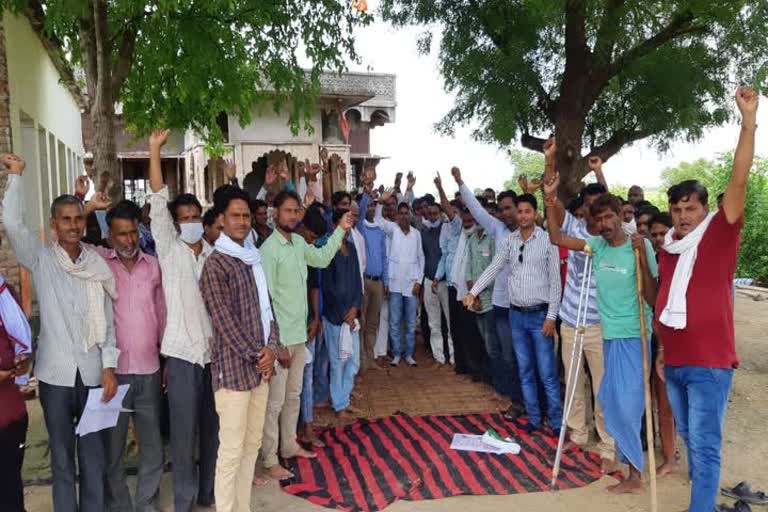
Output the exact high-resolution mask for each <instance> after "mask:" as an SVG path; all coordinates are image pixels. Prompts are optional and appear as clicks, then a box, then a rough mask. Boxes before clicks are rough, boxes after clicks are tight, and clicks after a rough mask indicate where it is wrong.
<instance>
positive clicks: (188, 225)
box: [179, 222, 205, 244]
mask: <svg viewBox="0 0 768 512" xmlns="http://www.w3.org/2000/svg"><path fill="white" fill-rule="evenodd" d="M179 229H180V230H181V234H180V235H179V238H181V240H182V241H183V242H185V243H187V244H196V243H197V242H199V241H200V239H201V238H203V233H205V229H204V228H203V223H202V222H185V223H184V224H179Z"/></svg>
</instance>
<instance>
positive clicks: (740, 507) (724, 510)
mask: <svg viewBox="0 0 768 512" xmlns="http://www.w3.org/2000/svg"><path fill="white" fill-rule="evenodd" d="M715 512H752V507H750V506H749V505H748V504H747V503H745V502H743V501H741V500H739V501H737V502H736V504H734V505H733V508H731V507H729V506H728V505H724V504H720V505H715Z"/></svg>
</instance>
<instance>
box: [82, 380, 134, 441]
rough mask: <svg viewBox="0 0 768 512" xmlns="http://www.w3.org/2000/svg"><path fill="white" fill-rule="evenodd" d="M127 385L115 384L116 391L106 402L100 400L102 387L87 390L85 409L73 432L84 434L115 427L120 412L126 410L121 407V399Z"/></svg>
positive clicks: (123, 397) (126, 391) (126, 390)
mask: <svg viewBox="0 0 768 512" xmlns="http://www.w3.org/2000/svg"><path fill="white" fill-rule="evenodd" d="M129 387H130V384H122V385H120V386H117V393H116V394H115V396H114V397H113V398H112V400H110V401H109V402H107V403H102V401H101V395H102V394H103V393H104V388H93V389H91V390H89V391H88V401H87V402H86V403H85V410H84V411H83V415H82V417H81V418H80V422H79V423H78V424H77V428H76V429H75V434H77V435H79V436H84V435H86V434H90V433H92V432H98V431H99V430H104V429H106V428H112V427H115V426H116V425H117V420H118V418H119V417H120V412H121V411H124V410H127V409H123V400H124V399H125V395H126V393H128V388H129Z"/></svg>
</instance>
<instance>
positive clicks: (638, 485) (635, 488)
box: [607, 478, 643, 494]
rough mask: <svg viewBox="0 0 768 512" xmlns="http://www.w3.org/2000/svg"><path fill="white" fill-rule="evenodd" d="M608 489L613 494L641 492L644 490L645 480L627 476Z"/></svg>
mask: <svg viewBox="0 0 768 512" xmlns="http://www.w3.org/2000/svg"><path fill="white" fill-rule="evenodd" d="M607 490H608V492H610V493H613V494H640V493H641V492H643V482H642V480H638V479H635V478H627V479H625V480H622V481H621V482H619V483H618V484H616V485H611V486H610V487H608V489H607Z"/></svg>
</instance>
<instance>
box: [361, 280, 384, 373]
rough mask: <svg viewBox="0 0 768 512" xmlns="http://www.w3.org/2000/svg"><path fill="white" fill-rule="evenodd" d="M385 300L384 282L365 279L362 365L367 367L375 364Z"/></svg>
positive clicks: (362, 317) (362, 320)
mask: <svg viewBox="0 0 768 512" xmlns="http://www.w3.org/2000/svg"><path fill="white" fill-rule="evenodd" d="M383 302H384V283H382V282H381V281H373V280H371V279H366V280H365V293H363V309H362V311H361V315H360V320H361V322H362V326H361V327H362V333H361V335H360V367H361V368H363V369H365V368H369V367H370V366H371V365H372V364H373V360H374V353H373V352H374V347H375V346H376V336H377V335H378V333H379V319H380V315H381V304H382V303H383Z"/></svg>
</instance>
